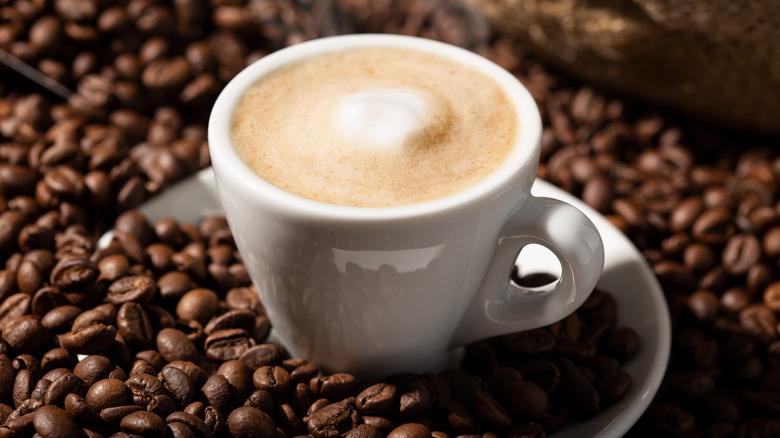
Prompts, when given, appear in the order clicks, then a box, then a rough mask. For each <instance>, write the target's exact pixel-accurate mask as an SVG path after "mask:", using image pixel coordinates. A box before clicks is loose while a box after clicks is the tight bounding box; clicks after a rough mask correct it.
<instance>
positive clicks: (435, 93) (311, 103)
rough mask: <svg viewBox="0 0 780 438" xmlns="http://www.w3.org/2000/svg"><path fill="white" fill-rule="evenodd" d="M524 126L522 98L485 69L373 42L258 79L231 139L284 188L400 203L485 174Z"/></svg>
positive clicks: (450, 190)
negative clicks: (518, 106) (517, 101)
mask: <svg viewBox="0 0 780 438" xmlns="http://www.w3.org/2000/svg"><path fill="white" fill-rule="evenodd" d="M518 131H519V122H518V115H517V113H516V111H515V109H514V105H513V104H512V103H511V101H510V99H509V98H508V97H507V96H506V95H505V92H504V91H503V90H502V89H501V87H499V85H498V84H496V82H495V81H494V80H493V79H491V78H490V77H489V76H488V75H486V74H485V73H483V72H480V71H478V70H477V69H475V68H473V67H470V66H468V65H465V64H462V63H460V62H459V61H456V60H453V59H449V58H447V57H444V56H440V55H435V54H431V53H426V52H422V51H415V50H410V49H401V48H392V47H375V48H359V49H352V50H347V51H340V52H335V53H326V54H321V55H317V56H312V57H310V58H307V59H304V60H302V61H298V62H295V63H293V64H291V65H287V66H284V67H282V68H280V69H278V70H276V71H274V72H272V73H270V74H268V75H266V76H264V77H262V78H261V79H259V80H258V81H257V82H256V83H255V84H254V85H252V86H251V87H250V88H249V89H247V90H246V91H245V92H244V95H243V96H242V98H241V100H240V101H239V103H238V105H237V106H236V108H235V110H234V112H233V121H232V131H231V135H232V141H233V145H234V147H235V150H236V152H237V153H238V154H239V156H240V157H241V159H242V160H243V161H244V163H246V164H247V165H248V166H249V167H250V168H251V169H252V170H253V171H254V173H256V174H257V175H258V176H260V177H261V178H263V179H264V180H266V181H267V182H269V183H271V184H273V185H275V186H277V187H279V188H281V189H283V190H285V191H287V192H290V193H293V194H296V195H299V196H302V197H305V198H309V199H313V200H317V201H321V202H325V203H330V204H337V205H345V206H355V207H392V206H399V205H408V204H415V203H420V202H425V201H431V200H435V199H439V198H443V197H446V196H449V195H452V194H455V193H458V192H461V191H463V190H465V189H467V188H469V187H471V186H473V185H474V184H476V183H477V182H479V181H481V180H483V179H485V178H486V177H487V176H488V175H490V174H491V173H493V172H494V171H495V170H496V169H497V168H498V167H499V166H500V165H501V164H502V163H504V162H505V161H506V159H507V157H508V156H509V154H510V153H511V151H512V149H513V148H514V147H515V145H516V143H517V137H518V135H519V132H518Z"/></svg>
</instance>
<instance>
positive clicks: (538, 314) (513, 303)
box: [451, 196, 604, 347]
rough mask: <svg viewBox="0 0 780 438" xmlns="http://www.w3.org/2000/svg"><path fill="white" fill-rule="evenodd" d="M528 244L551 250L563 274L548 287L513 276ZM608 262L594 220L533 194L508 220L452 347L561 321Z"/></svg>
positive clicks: (555, 201) (595, 280) (570, 207)
mask: <svg viewBox="0 0 780 438" xmlns="http://www.w3.org/2000/svg"><path fill="white" fill-rule="evenodd" d="M529 244H538V245H541V246H543V247H545V248H547V249H548V250H550V251H551V252H552V253H553V254H554V255H555V256H556V257H557V258H558V261H559V262H560V264H561V276H560V278H559V279H558V280H557V281H555V282H554V283H553V284H552V285H551V286H552V287H545V288H543V290H540V289H533V288H524V287H521V286H519V285H517V284H516V283H515V282H513V281H512V280H511V278H510V276H511V274H512V270H513V269H514V266H515V263H516V261H517V258H518V255H519V254H520V251H521V250H522V249H523V247H525V246H526V245H529ZM603 267H604V244H603V242H602V240H601V236H600V235H599V232H598V231H597V230H596V227H595V225H593V223H592V222H591V221H590V219H588V217H587V216H585V214H584V213H582V212H581V211H580V210H578V209H577V208H575V207H573V206H571V205H569V204H567V203H565V202H562V201H559V200H557V199H552V198H544V197H534V196H531V197H529V199H528V200H527V201H526V203H524V204H523V206H522V208H520V209H518V211H516V212H515V213H514V214H513V215H512V216H511V217H510V218H509V220H508V221H507V222H506V223H505V225H504V228H503V230H502V232H501V235H500V236H499V242H498V248H497V250H496V253H495V256H494V258H493V261H492V264H491V265H490V267H489V269H488V273H487V275H486V276H485V279H484V280H483V283H482V285H481V287H480V289H479V291H478V292H477V294H476V296H475V298H474V301H472V303H471V305H470V307H469V308H468V309H467V311H466V313H465V317H464V319H463V322H462V323H461V325H460V327H459V328H458V330H457V331H456V334H455V336H454V337H453V340H452V342H451V346H453V347H457V346H461V345H465V344H468V343H470V342H474V341H477V340H480V339H485V338H488V337H491V336H498V335H502V334H507V333H512V332H517V331H523V330H530V329H533V328H538V327H542V326H546V325H549V324H552V323H554V322H556V321H560V320H561V319H563V318H565V317H566V316H568V315H569V314H571V313H572V312H574V311H575V310H576V309H577V308H578V307H579V306H580V305H581V304H582V303H583V302H584V301H585V299H586V298H587V297H588V296H589V295H590V293H591V292H592V291H593V288H594V287H595V286H596V282H597V281H598V279H599V276H600V275H601V271H602V269H603Z"/></svg>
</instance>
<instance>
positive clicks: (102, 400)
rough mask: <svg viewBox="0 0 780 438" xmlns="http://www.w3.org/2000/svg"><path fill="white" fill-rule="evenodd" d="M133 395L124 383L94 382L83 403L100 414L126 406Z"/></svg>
mask: <svg viewBox="0 0 780 438" xmlns="http://www.w3.org/2000/svg"><path fill="white" fill-rule="evenodd" d="M132 400H133V394H132V392H131V391H130V388H128V387H127V385H125V382H123V381H121V380H117V379H103V380H100V381H98V382H95V384H93V385H92V386H90V388H89V389H88V390H87V394H86V395H85V396H84V401H86V403H87V404H88V405H89V406H90V407H91V408H92V409H94V410H95V412H101V411H102V410H103V409H106V408H109V407H116V406H127V405H129V404H130V403H132Z"/></svg>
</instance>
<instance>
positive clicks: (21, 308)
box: [0, 293, 32, 330]
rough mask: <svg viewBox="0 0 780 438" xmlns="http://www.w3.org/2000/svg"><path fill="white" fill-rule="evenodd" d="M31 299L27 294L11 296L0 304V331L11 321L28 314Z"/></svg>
mask: <svg viewBox="0 0 780 438" xmlns="http://www.w3.org/2000/svg"><path fill="white" fill-rule="evenodd" d="M31 302H32V297H30V296H29V295H27V294H23V293H18V294H13V295H11V296H9V297H8V298H6V299H5V300H3V302H2V303H0V330H3V329H5V327H6V326H7V325H8V324H9V323H10V322H11V321H13V320H15V319H17V318H19V317H21V316H23V315H25V314H27V313H29V312H30V307H31Z"/></svg>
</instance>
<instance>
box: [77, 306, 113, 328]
mask: <svg viewBox="0 0 780 438" xmlns="http://www.w3.org/2000/svg"><path fill="white" fill-rule="evenodd" d="M110 306H111V307H105V306H99V307H95V308H92V309H89V310H87V311H85V312H83V313H82V314H80V315H79V316H77V317H76V319H75V320H74V321H73V325H72V326H71V329H72V330H81V329H84V328H87V327H89V326H91V325H92V324H103V325H114V322H115V321H116V312H115V311H114V310H113V305H110Z"/></svg>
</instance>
